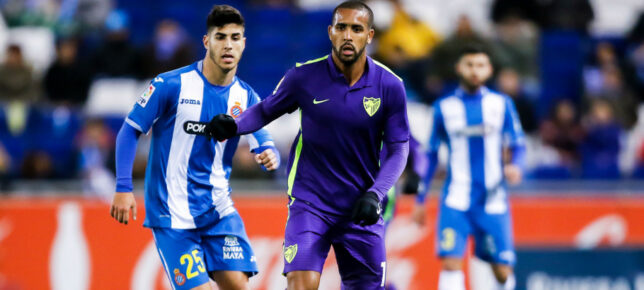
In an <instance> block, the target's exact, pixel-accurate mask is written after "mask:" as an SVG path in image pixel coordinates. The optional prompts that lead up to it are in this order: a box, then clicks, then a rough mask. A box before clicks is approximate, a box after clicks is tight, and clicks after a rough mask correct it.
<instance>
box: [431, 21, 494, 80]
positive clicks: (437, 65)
mask: <svg viewBox="0 0 644 290" xmlns="http://www.w3.org/2000/svg"><path fill="white" fill-rule="evenodd" d="M470 44H476V45H480V46H482V47H484V48H485V50H487V51H490V53H491V57H492V59H491V61H492V62H493V64H494V65H495V67H498V66H497V65H496V63H495V59H494V55H495V54H494V53H493V52H492V48H491V47H492V44H491V42H490V40H488V39H486V38H484V37H483V36H481V35H479V34H478V33H477V32H476V31H475V30H474V28H473V27H472V23H471V21H470V19H469V17H468V16H466V15H461V16H460V17H459V18H458V24H457V25H456V30H455V31H454V33H453V34H452V35H450V36H449V37H448V38H446V39H445V40H444V41H443V42H441V43H440V44H438V45H437V46H436V47H435V48H434V51H433V52H432V64H433V67H432V71H431V73H432V74H435V75H437V76H438V77H439V78H441V79H442V80H443V81H444V82H453V83H456V82H457V81H458V75H457V74H456V72H455V71H454V64H455V63H457V62H458V58H459V52H460V51H461V50H463V48H464V47H466V46H468V45H470Z"/></svg>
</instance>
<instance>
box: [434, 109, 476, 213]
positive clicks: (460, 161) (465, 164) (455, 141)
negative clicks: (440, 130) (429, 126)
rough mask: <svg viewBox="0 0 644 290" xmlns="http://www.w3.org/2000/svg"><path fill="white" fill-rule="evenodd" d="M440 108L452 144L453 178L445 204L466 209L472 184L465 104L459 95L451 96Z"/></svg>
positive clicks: (451, 165) (451, 164) (451, 167)
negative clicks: (465, 131)
mask: <svg viewBox="0 0 644 290" xmlns="http://www.w3.org/2000/svg"><path fill="white" fill-rule="evenodd" d="M440 110H441V112H442V113H443V120H444V124H445V130H446V131H447V135H448V138H449V142H450V146H451V152H450V155H449V170H450V176H451V179H452V180H451V182H450V184H449V187H448V188H447V197H446V198H445V204H447V205H448V206H449V207H451V208H454V209H458V210H463V211H464V210H467V209H468V208H469V207H470V192H471V184H472V174H471V173H470V172H471V171H470V147H469V143H468V140H467V135H465V134H462V132H463V131H464V130H465V128H466V127H467V115H466V112H465V105H464V104H463V101H462V100H461V99H459V98H458V97H449V98H446V99H444V100H443V101H441V102H440Z"/></svg>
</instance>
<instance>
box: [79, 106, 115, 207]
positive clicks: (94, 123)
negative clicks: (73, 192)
mask: <svg viewBox="0 0 644 290" xmlns="http://www.w3.org/2000/svg"><path fill="white" fill-rule="evenodd" d="M78 151H79V155H80V156H79V157H80V158H79V163H80V164H79V167H80V173H81V177H82V179H83V191H84V193H85V194H86V195H88V196H98V197H100V198H101V199H104V200H106V201H109V199H110V198H111V197H112V193H113V190H114V187H115V185H116V180H115V177H114V173H112V172H111V171H110V170H109V166H108V165H110V162H109V160H111V159H112V157H113V156H114V136H113V135H112V133H111V131H110V130H109V129H108V128H107V126H105V124H104V123H103V121H102V120H101V119H90V120H88V121H87V122H86V123H85V126H84V128H83V130H82V131H81V132H80V133H79V136H78Z"/></svg>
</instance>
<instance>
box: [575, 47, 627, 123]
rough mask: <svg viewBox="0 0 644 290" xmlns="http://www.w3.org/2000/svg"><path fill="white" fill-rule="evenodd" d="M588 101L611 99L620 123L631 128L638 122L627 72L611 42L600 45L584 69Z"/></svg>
mask: <svg viewBox="0 0 644 290" xmlns="http://www.w3.org/2000/svg"><path fill="white" fill-rule="evenodd" d="M584 85H585V92H586V96H587V99H590V102H592V99H594V98H603V99H606V100H609V101H610V102H611V103H612V105H613V106H614V109H615V110H616V112H617V114H616V116H617V117H618V120H619V121H620V122H621V123H622V124H623V125H624V126H625V127H627V128H630V127H632V126H633V125H635V123H636V122H637V101H636V98H635V97H634V96H633V94H632V93H631V91H630V88H629V87H628V86H627V83H626V81H625V80H624V72H623V71H622V64H621V63H620V59H619V56H618V54H617V52H616V51H615V47H614V46H613V45H612V44H611V43H609V42H601V43H599V44H597V47H596V50H595V55H594V58H593V59H591V63H590V65H588V66H586V67H585V68H584Z"/></svg>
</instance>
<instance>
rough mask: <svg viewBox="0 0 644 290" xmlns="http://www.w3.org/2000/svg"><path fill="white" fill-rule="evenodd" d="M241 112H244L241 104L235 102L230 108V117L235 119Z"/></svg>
mask: <svg viewBox="0 0 644 290" xmlns="http://www.w3.org/2000/svg"><path fill="white" fill-rule="evenodd" d="M243 111H244V110H242V107H241V103H239V102H235V105H234V106H232V107H231V108H230V115H231V116H232V117H233V118H237V117H239V115H241V113H242V112H243Z"/></svg>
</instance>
